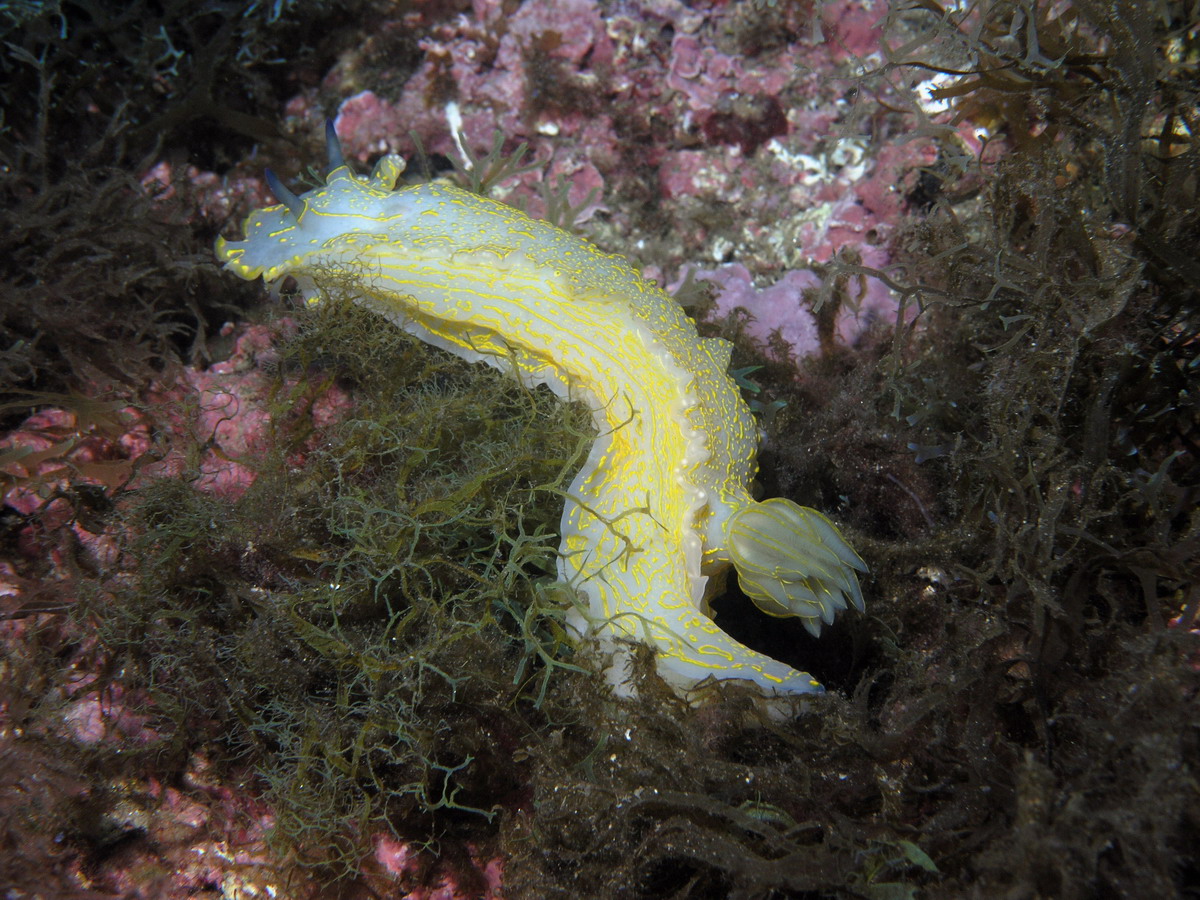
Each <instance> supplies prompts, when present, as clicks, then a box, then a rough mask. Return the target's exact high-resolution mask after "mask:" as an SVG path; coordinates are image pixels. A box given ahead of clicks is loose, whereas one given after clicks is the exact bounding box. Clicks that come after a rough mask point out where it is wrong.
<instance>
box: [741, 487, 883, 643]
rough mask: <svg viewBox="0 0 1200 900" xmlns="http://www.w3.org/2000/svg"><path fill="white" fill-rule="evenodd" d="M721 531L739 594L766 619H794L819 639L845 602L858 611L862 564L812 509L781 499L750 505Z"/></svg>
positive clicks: (860, 596)
mask: <svg viewBox="0 0 1200 900" xmlns="http://www.w3.org/2000/svg"><path fill="white" fill-rule="evenodd" d="M726 529H727V535H728V545H727V546H728V548H729V556H730V558H731V559H732V560H733V565H734V568H736V569H737V573H738V581H739V582H740V583H741V586H742V590H743V591H745V593H746V596H748V597H749V598H750V599H751V600H753V601H754V604H755V605H756V606H757V607H758V608H759V609H761V610H762V611H763V612H765V613H767V614H768V615H772V616H799V617H800V619H801V620H803V622H804V627H805V628H807V629H808V631H809V632H810V633H811V634H813V635H819V634H820V633H821V625H822V624H826V625H828V624H830V623H832V622H833V617H834V616H835V615H836V614H837V613H838V611H839V610H843V609H845V608H846V606H847V599H848V600H849V602H850V603H852V604H854V608H855V609H858V610H860V611H861V610H862V609H863V597H862V589H861V588H860V587H859V586H858V575H857V572H866V571H867V566H866V564H865V563H864V562H863V561H862V559H861V558H860V557H859V555H858V554H857V553H855V552H854V551H853V550H852V549H850V545H849V544H847V543H846V541H845V540H844V539H843V538H842V536H841V534H839V533H838V530H837V528H836V527H835V526H834V524H833V523H832V522H830V521H829V520H828V519H827V518H825V517H824V516H823V515H821V514H820V513H819V512H817V511H816V510H815V509H809V508H808V507H804V506H799V505H797V504H795V503H793V502H792V501H791V500H785V499H783V498H781V497H776V498H773V499H770V500H764V501H762V502H761V503H755V502H750V503H748V504H746V505H745V506H743V507H742V508H741V509H739V510H737V511H736V512H734V513H733V514H732V515H731V516H730V518H729V521H728V523H727V525H726Z"/></svg>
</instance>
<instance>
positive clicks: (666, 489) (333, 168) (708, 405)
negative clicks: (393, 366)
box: [217, 128, 866, 695]
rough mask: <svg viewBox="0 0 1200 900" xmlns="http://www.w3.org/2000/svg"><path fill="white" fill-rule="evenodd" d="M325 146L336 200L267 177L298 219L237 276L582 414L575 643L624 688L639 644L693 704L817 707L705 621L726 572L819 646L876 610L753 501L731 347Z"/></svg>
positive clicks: (234, 254) (816, 520)
mask: <svg viewBox="0 0 1200 900" xmlns="http://www.w3.org/2000/svg"><path fill="white" fill-rule="evenodd" d="M328 138H329V154H330V171H329V174H328V176H327V179H326V184H325V185H323V186H321V187H317V188H314V189H313V190H311V191H308V192H307V193H305V194H302V195H300V196H296V195H295V194H292V193H291V192H290V191H288V190H287V189H286V188H284V187H283V186H282V185H280V184H279V183H278V181H277V180H275V179H274V177H273V176H269V180H270V182H271V185H272V188H273V189H274V190H275V193H276V195H277V196H278V197H279V199H281V200H283V201H284V202H283V203H282V204H280V205H278V206H271V207H267V208H265V209H261V210H258V211H256V212H255V213H253V214H252V215H251V216H250V217H249V218H248V219H247V220H246V222H245V225H244V232H245V240H243V241H240V242H232V241H225V240H224V239H221V240H219V241H218V243H217V255H218V256H219V257H220V258H221V259H222V260H223V261H224V262H225V264H226V267H227V268H229V269H231V270H232V271H233V272H235V273H237V274H238V275H240V276H241V277H242V278H246V279H254V278H258V277H260V276H261V277H262V278H263V279H264V280H265V281H267V282H275V281H277V280H278V279H281V278H283V277H285V276H289V275H290V276H292V277H293V278H295V279H296V280H297V282H298V283H299V284H300V285H301V288H302V289H303V290H304V291H305V295H306V297H308V299H309V301H310V302H316V301H317V300H318V299H319V296H320V285H321V283H322V282H323V281H324V282H327V283H328V282H330V281H336V283H337V284H338V285H339V286H347V285H349V286H350V290H351V292H352V295H353V299H354V301H355V302H356V303H358V304H361V305H362V306H364V307H367V308H369V309H371V310H373V311H375V312H377V313H378V314H379V315H380V316H382V317H383V318H384V319H387V320H389V321H390V322H392V323H394V324H395V325H397V326H399V327H400V328H402V329H404V330H405V331H408V332H410V333H411V334H413V335H416V336H417V337H419V338H421V339H422V340H424V341H427V342H429V343H430V344H433V345H435V346H437V347H441V348H443V349H445V350H448V351H450V352H451V353H454V354H456V355H458V356H460V357H462V358H464V359H467V360H470V361H473V362H474V361H480V362H485V363H488V364H489V365H492V366H495V367H497V368H500V369H503V370H505V371H509V372H513V373H514V374H515V376H516V377H517V378H519V379H520V380H521V381H522V382H523V383H525V384H526V385H542V384H544V385H546V386H547V387H549V388H550V389H551V390H552V391H553V392H554V393H555V394H557V395H558V396H560V397H563V398H569V399H572V400H580V401H583V402H584V403H585V404H587V406H588V408H589V409H590V410H591V413H592V416H593V419H594V422H595V425H596V428H597V431H598V437H597V438H596V441H595V443H594V445H593V446H592V448H591V451H590V453H589V455H588V458H587V461H586V462H585V464H584V466H583V468H582V469H581V470H580V471H579V473H578V475H577V476H576V477H575V479H574V481H573V482H572V484H571V486H570V489H569V491H568V499H567V501H566V506H565V509H564V510H563V515H562V524H561V535H562V538H561V541H562V542H561V547H560V553H559V559H558V571H559V576H560V578H561V579H562V581H564V582H566V583H567V584H569V585H571V586H572V587H573V588H574V589H575V590H577V591H578V592H579V593H580V594H581V595H582V596H583V597H585V598H586V600H587V607H588V611H587V613H585V614H583V615H578V616H576V618H575V620H574V626H575V628H576V629H577V630H578V631H579V632H580V633H583V632H586V631H590V632H591V633H593V634H595V635H596V636H598V637H599V638H600V640H601V645H602V646H604V647H606V648H607V649H608V650H609V651H611V652H612V653H613V654H614V658H615V661H614V663H613V665H612V666H611V667H610V669H609V677H610V679H611V680H612V681H613V683H614V685H615V686H617V687H620V686H621V684H622V682H623V680H624V679H625V678H626V677H627V672H626V666H627V664H628V657H627V655H622V654H623V651H622V648H623V647H624V646H626V645H627V644H628V643H629V641H631V640H636V641H644V642H646V643H648V644H650V645H651V646H652V647H653V648H654V649H655V650H656V651H657V662H658V671H659V673H660V674H661V675H662V676H663V678H664V679H665V680H666V681H667V682H668V683H669V684H671V685H672V686H673V687H674V688H675V689H676V690H678V691H679V692H681V693H686V692H688V691H689V690H690V689H692V688H694V687H695V686H696V685H698V684H699V683H701V682H704V681H706V680H707V679H709V678H716V679H744V680H747V681H751V682H754V683H755V684H757V685H758V686H759V687H760V688H761V689H762V690H763V691H764V692H765V693H767V694H768V695H772V694H795V693H806V692H812V691H819V690H820V689H821V687H820V685H819V684H818V683H817V681H815V680H814V679H813V678H812V676H810V675H809V674H808V673H806V672H801V671H798V670H796V669H793V668H791V667H790V666H787V665H785V664H783V663H781V662H779V661H777V660H774V659H771V658H770V657H767V656H764V655H763V654H760V653H757V652H755V651H753V650H751V649H749V648H748V647H745V646H743V645H742V644H740V643H738V642H737V641H735V640H734V639H732V638H731V637H729V636H728V635H727V634H725V633H724V632H723V631H722V630H721V629H720V628H719V627H717V625H716V624H715V623H714V622H713V620H712V619H711V618H710V617H709V615H708V614H707V610H708V604H707V601H708V598H709V594H710V593H711V591H712V588H713V587H714V586H715V583H714V582H713V577H714V576H718V575H720V574H721V573H722V572H723V571H724V570H726V569H727V568H728V566H729V565H730V564H732V565H733V566H734V568H735V569H736V571H737V573H738V577H739V579H740V582H741V586H742V589H743V590H744V591H745V592H746V594H747V595H748V596H749V597H750V598H751V599H753V600H754V602H755V603H756V604H757V605H758V606H759V607H760V608H761V609H763V610H764V611H765V612H767V613H769V614H771V615H775V616H799V617H800V618H801V619H802V621H803V622H804V624H805V626H806V627H807V628H808V629H809V631H811V632H812V633H814V634H817V633H818V632H819V631H820V628H821V625H822V623H829V622H832V621H833V617H834V615H835V614H836V613H837V612H838V610H840V609H844V608H845V607H846V606H847V603H852V604H853V605H854V606H855V607H857V608H858V609H860V610H861V609H862V608H863V600H862V593H861V591H860V588H859V584H858V578H857V575H856V570H857V571H865V570H866V567H865V566H864V564H863V562H862V560H861V559H859V557H858V555H857V554H856V553H855V552H854V551H853V550H852V549H851V548H850V547H849V546H848V545H847V544H846V542H845V541H844V540H843V539H842V537H841V535H840V534H839V533H838V531H837V529H836V528H835V527H834V526H833V524H832V523H831V522H830V521H829V520H828V519H826V518H825V517H824V516H823V515H821V514H820V513H818V512H816V511H815V510H812V509H807V508H804V507H801V506H798V505H796V504H795V503H793V502H792V501H790V500H785V499H779V498H776V499H770V500H765V501H763V502H756V501H754V500H753V499H751V497H750V495H749V493H748V490H747V486H748V484H749V483H750V480H751V478H752V477H753V475H754V473H755V471H756V468H757V465H756V462H755V456H756V452H757V445H758V430H757V426H756V424H755V421H754V418H753V416H752V414H751V412H750V410H749V409H748V408H747V406H746V404H745V402H744V401H743V400H742V398H741V395H740V394H739V392H738V388H737V386H736V385H735V384H734V383H733V381H731V380H730V378H729V376H728V375H727V374H726V370H727V368H728V363H729V355H730V350H731V345H730V344H729V343H727V342H726V341H723V340H719V339H713V338H701V337H699V336H698V335H697V333H696V328H695V325H694V324H693V323H692V321H691V320H690V319H688V318H687V316H686V315H684V313H683V311H682V310H681V309H680V307H679V305H678V304H677V303H676V302H675V301H673V300H672V299H671V298H670V297H669V296H668V295H666V294H665V293H663V292H662V291H661V290H659V289H658V288H657V287H655V286H654V285H653V284H650V283H649V282H647V281H645V280H643V279H642V277H641V276H640V275H639V274H638V273H637V272H636V271H635V270H634V269H633V268H632V267H631V266H630V265H629V263H628V262H627V261H626V260H625V259H624V258H622V257H620V256H616V255H609V254H606V253H603V252H602V251H600V250H599V249H598V248H596V247H595V246H593V245H592V244H590V243H589V242H587V241H586V240H584V239H582V238H580V237H578V236H576V235H573V234H570V233H568V232H566V231H563V230H562V229H559V228H556V227H555V226H553V225H551V224H549V223H547V222H542V221H538V220H535V219H532V218H530V217H529V216H527V215H525V214H524V213H522V212H520V211H519V210H516V209H513V208H512V207H509V206H506V205H504V204H502V203H498V202H495V201H493V200H489V199H486V198H484V197H480V196H478V195H475V194H472V193H470V192H468V191H465V190H461V189H459V188H456V187H452V186H449V185H445V184H438V183H427V184H419V185H415V186H411V187H403V188H400V189H399V190H396V189H395V185H396V180H397V178H398V177H399V175H400V173H401V172H402V171H403V168H404V164H403V162H402V161H401V160H400V159H399V158H398V157H396V156H390V155H389V156H385V157H384V158H383V159H381V160H380V161H379V163H378V164H377V165H376V166H375V169H374V172H373V173H372V174H371V176H370V177H369V178H364V177H362V176H359V175H356V174H355V173H354V172H353V171H352V170H351V169H350V167H349V166H347V165H346V164H345V163H344V162H343V161H342V155H341V150H340V147H339V146H338V143H337V137H336V135H335V134H334V133H333V130H332V128H330V129H329V131H328ZM720 581H722V579H718V583H719V582H720Z"/></svg>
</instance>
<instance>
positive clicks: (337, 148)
mask: <svg viewBox="0 0 1200 900" xmlns="http://www.w3.org/2000/svg"><path fill="white" fill-rule="evenodd" d="M325 153H326V154H327V155H328V156H329V171H330V172H332V171H333V170H334V169H340V168H341V167H342V166H344V165H345V164H346V157H345V156H343V155H342V142H341V141H339V140H338V136H337V129H336V128H334V127H333V119H326V120H325ZM326 174H328V173H326Z"/></svg>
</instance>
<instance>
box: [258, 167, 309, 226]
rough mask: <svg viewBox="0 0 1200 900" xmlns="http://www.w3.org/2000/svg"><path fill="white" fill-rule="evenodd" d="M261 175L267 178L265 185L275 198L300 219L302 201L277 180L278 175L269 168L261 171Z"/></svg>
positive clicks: (302, 210) (302, 206)
mask: <svg viewBox="0 0 1200 900" xmlns="http://www.w3.org/2000/svg"><path fill="white" fill-rule="evenodd" d="M263 177H264V178H265V179H266V180H267V187H269V188H270V189H271V193H272V194H274V195H275V199H276V200H278V201H279V202H280V203H282V204H283V205H284V206H286V207H287V208H288V209H290V210H291V211H292V215H293V216H295V217H296V219H297V220H299V219H300V216H301V214H302V213H303V212H304V201H303V200H301V199H300V198H299V197H297V196H296V195H295V194H294V193H293V192H292V190H291V188H289V187H288V186H287V185H286V184H284V183H283V182H282V181H280V180H279V176H278V175H276V174H275V173H274V172H272V171H271V170H270V169H265V170H264V171H263Z"/></svg>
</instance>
